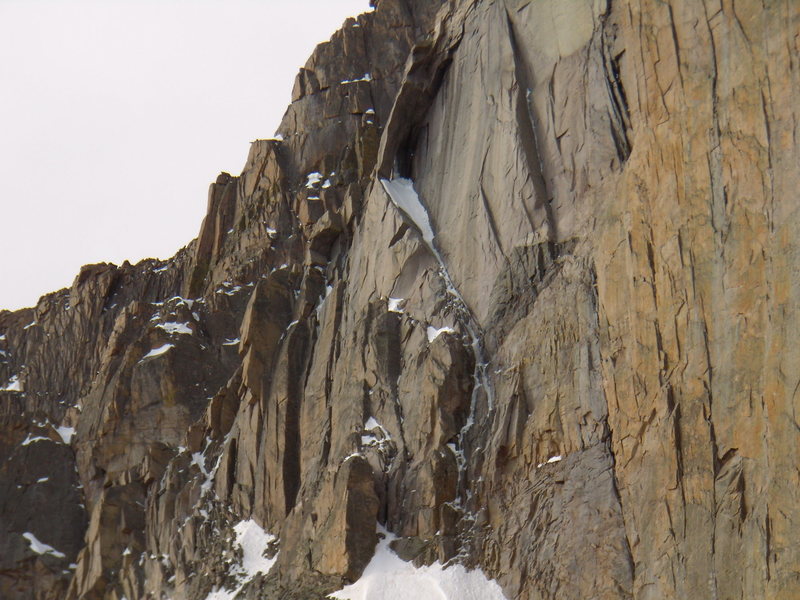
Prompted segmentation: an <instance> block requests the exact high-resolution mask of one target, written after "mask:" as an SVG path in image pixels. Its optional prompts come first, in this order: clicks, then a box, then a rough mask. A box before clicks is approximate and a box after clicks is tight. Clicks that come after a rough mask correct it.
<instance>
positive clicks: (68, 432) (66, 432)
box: [56, 425, 75, 445]
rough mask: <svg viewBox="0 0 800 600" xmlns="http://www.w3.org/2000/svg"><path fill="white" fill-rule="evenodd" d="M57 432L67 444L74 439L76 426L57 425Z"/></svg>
mask: <svg viewBox="0 0 800 600" xmlns="http://www.w3.org/2000/svg"><path fill="white" fill-rule="evenodd" d="M56 433H58V435H60V436H61V439H62V440H64V443H65V444H67V445H69V443H70V442H71V441H72V436H73V435H75V428H74V427H66V426H64V425H62V426H61V427H56Z"/></svg>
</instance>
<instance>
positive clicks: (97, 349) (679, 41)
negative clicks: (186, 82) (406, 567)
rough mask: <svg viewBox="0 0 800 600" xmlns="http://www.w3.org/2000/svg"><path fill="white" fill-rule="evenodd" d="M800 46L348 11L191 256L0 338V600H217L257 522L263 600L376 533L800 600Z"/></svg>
mask: <svg viewBox="0 0 800 600" xmlns="http://www.w3.org/2000/svg"><path fill="white" fill-rule="evenodd" d="M798 56H800V4H798V3H797V2H793V1H791V0H785V1H780V0H776V1H774V2H756V1H755V0H738V1H736V2H733V1H731V0H691V1H681V0H669V1H664V0H658V1H656V0H613V1H612V0H607V1H604V0H461V1H454V0H451V1H442V0H438V1H434V0H380V1H379V2H377V8H376V10H375V11H373V12H371V13H367V14H364V15H361V16H360V17H358V19H349V20H348V21H346V22H345V23H344V26H343V27H342V29H341V30H339V31H338V32H337V33H336V34H334V36H333V37H332V38H331V40H330V42H327V43H325V44H322V45H320V46H319V47H318V48H317V49H316V51H315V52H314V54H313V55H312V57H311V58H310V59H309V61H308V63H307V64H306V66H305V67H304V68H303V69H301V70H300V73H299V75H298V77H297V81H296V84H295V88H294V91H293V102H292V104H291V105H290V107H289V109H288V111H287V113H286V116H285V118H284V121H283V123H282V125H281V127H280V131H279V132H280V134H281V137H280V139H279V140H263V141H257V142H254V143H253V145H252V148H251V152H250V156H249V158H248V161H247V164H246V165H245V167H244V170H243V171H242V173H241V175H240V176H238V177H232V176H230V175H228V174H226V173H223V174H221V175H220V176H219V177H218V179H217V181H216V182H215V183H214V184H212V186H211V189H210V192H209V202H208V215H207V217H206V219H205V221H204V223H203V226H202V229H201V231H200V234H199V236H198V238H197V240H195V241H193V242H192V243H191V244H189V245H188V246H187V247H186V248H185V249H184V250H182V251H181V252H180V253H179V254H178V255H177V256H176V257H175V258H173V259H171V260H169V261H165V262H158V261H144V262H142V263H140V264H138V265H135V266H131V265H129V264H127V263H126V264H125V265H123V266H121V267H116V266H113V265H92V266H89V267H85V268H84V269H82V270H81V273H80V274H79V275H78V277H77V278H76V279H75V283H74V284H73V286H72V288H71V289H69V290H62V291H60V292H56V293H54V294H50V295H49V296H45V297H43V298H42V299H41V300H40V301H39V304H38V305H37V306H36V307H35V308H33V309H25V310H22V311H17V312H14V313H10V312H2V313H0V385H2V386H4V388H6V390H5V391H0V516H1V517H2V518H0V529H1V530H2V532H1V533H0V596H2V597H3V598H8V599H28V598H35V599H50V598H53V599H55V598H69V599H79V598H86V599H101V598H103V599H109V600H120V599H121V598H123V597H124V598H127V599H128V600H138V599H144V598H164V597H169V598H174V599H186V600H201V599H203V598H205V597H206V595H207V594H208V593H209V592H210V591H211V590H212V588H214V587H216V588H219V587H224V586H227V587H228V588H229V589H233V587H235V586H236V585H237V583H236V581H233V579H235V578H233V577H232V575H231V572H230V569H229V566H228V565H229V562H230V559H231V558H232V552H233V551H234V550H233V548H234V544H232V539H233V532H232V530H231V528H232V526H233V525H234V524H235V523H237V522H239V521H242V520H244V519H250V518H252V519H254V520H255V521H256V522H257V523H259V524H260V525H262V526H263V527H264V529H266V530H267V531H270V532H273V533H274V534H275V535H276V536H277V537H278V538H279V542H278V544H277V546H278V548H279V553H278V558H277V563H276V565H275V566H274V567H273V568H272V570H271V571H270V572H269V574H268V575H263V574H262V575H258V576H256V577H254V578H252V579H250V580H249V581H248V582H247V583H246V584H245V585H244V587H243V588H242V590H241V597H243V598H244V597H246V598H252V599H255V598H321V597H324V595H325V594H326V593H328V592H330V591H332V590H334V589H336V588H338V587H340V586H341V585H342V584H343V583H345V582H348V581H353V580H354V579H357V578H358V577H359V575H360V573H361V571H362V570H363V569H364V567H365V565H366V564H367V563H368V562H369V560H370V558H371V556H372V551H373V548H374V546H375V543H376V541H377V534H376V523H381V524H383V525H384V526H386V527H387V528H388V529H389V530H391V531H392V532H394V533H395V534H397V535H398V536H399V537H400V539H399V540H398V541H397V542H395V544H394V546H395V550H396V551H397V552H398V553H400V554H401V555H402V556H403V557H404V558H406V559H409V560H414V561H416V562H417V563H429V562H432V561H434V560H437V559H438V560H442V561H447V560H455V561H459V562H463V563H465V564H466V565H468V566H470V567H481V568H482V569H483V570H484V572H485V573H486V574H487V575H489V576H491V577H493V578H495V579H497V581H498V582H499V583H500V584H501V586H502V587H503V589H504V591H505V594H506V595H507V597H508V598H509V599H517V598H519V599H537V600H539V599H542V600H544V599H556V598H558V599H559V600H563V599H568V598H576V599H577V598H599V599H628V598H637V599H642V600H644V599H664V598H667V599H669V598H673V599H679V598H710V599H720V600H723V599H725V600H727V599H739V598H770V599H779V598H781V599H790V598H798V597H800V545H798V543H797V540H798V532H799V531H800V529H799V528H800V469H799V468H798V465H800V447H799V446H798V442H800V421H799V420H798V416H797V412H798V402H800V400H799V399H798V393H797V392H798V389H800V346H798V344H797V339H798V337H800V242H799V241H798V239H800V212H798V211H799V210H800V209H799V208H798V207H800V203H798V202H797V189H798V187H799V186H800V170H799V169H798V165H800V152H799V147H798V138H797V127H798V123H797V121H798V112H800V65H798ZM401 177H403V178H410V179H412V180H413V181H414V186H415V189H416V191H417V192H418V194H419V197H420V199H421V201H422V203H423V204H424V205H425V207H426V208H427V211H428V214H429V217H430V222H431V225H432V227H433V230H434V232H435V238H434V239H433V242H432V244H431V243H429V240H426V239H424V236H423V235H422V234H423V233H424V232H423V231H420V229H419V223H418V222H415V221H413V220H412V218H411V217H412V216H413V215H409V214H406V213H405V212H404V211H403V210H400V209H398V207H397V205H396V204H395V203H394V202H393V201H392V199H391V198H390V196H389V195H388V194H387V191H386V189H387V186H385V185H383V184H382V182H381V179H393V178H401ZM389 189H391V185H390V186H389ZM398 299H402V300H398ZM65 428H73V429H74V431H75V434H74V436H72V437H71V438H70V436H69V435H64V433H65V432H68V431H69V429H65ZM24 534H29V536H28V537H25V535H24ZM30 534H32V535H33V536H35V538H36V539H37V540H39V541H40V542H41V543H43V544H47V545H48V546H50V547H51V548H52V550H51V551H42V548H41V547H34V546H33V545H32V543H31V542H30V541H29V538H30ZM37 548H38V550H39V551H38V552H37V551H36V549H37ZM233 558H235V557H233Z"/></svg>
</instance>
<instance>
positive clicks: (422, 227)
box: [380, 178, 494, 503]
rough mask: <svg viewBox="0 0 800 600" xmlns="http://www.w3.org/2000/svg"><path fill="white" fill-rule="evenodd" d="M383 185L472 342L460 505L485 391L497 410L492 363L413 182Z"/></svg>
mask: <svg viewBox="0 0 800 600" xmlns="http://www.w3.org/2000/svg"><path fill="white" fill-rule="evenodd" d="M380 181H381V184H382V185H383V189H384V190H386V193H387V194H388V196H389V198H390V199H391V201H392V203H393V204H394V205H395V206H396V207H397V208H399V209H400V210H401V211H402V213H403V214H405V215H406V216H407V217H408V218H409V219H410V220H411V222H412V223H413V224H414V225H415V226H416V228H417V229H418V230H419V232H420V233H421V234H422V239H423V241H424V242H425V244H426V245H427V246H428V248H429V249H430V251H431V253H432V254H433V256H434V257H436V261H437V262H438V263H439V274H440V276H441V277H442V279H443V280H444V282H445V286H446V287H447V292H448V294H450V296H452V298H453V302H454V304H455V308H456V313H457V315H458V316H459V317H460V319H459V320H460V321H461V322H462V325H463V326H464V329H465V330H466V332H467V335H468V336H469V338H470V341H471V344H470V345H471V347H472V352H473V355H474V356H475V371H474V373H473V378H474V383H473V386H472V398H471V399H470V409H469V416H468V417H467V422H466V423H465V424H464V427H462V428H461V431H460V433H459V435H458V449H459V451H456V458H457V460H458V471H459V485H458V488H459V497H458V499H457V503H460V502H461V500H462V499H461V496H460V494H461V492H460V490H461V489H463V488H464V481H465V477H466V461H465V458H464V456H463V449H464V448H465V444H466V441H467V434H468V433H469V430H470V429H471V428H472V425H473V424H474V423H475V415H476V410H477V405H478V401H479V399H480V395H481V392H482V391H483V393H485V394H486V404H487V408H488V410H489V411H492V410H493V408H494V390H493V388H492V385H491V381H490V379H489V376H488V366H489V363H488V360H487V359H486V354H485V352H484V347H483V333H482V331H481V328H480V326H479V325H478V323H477V321H476V319H475V317H474V315H473V314H472V311H471V310H470V308H469V306H468V305H467V303H466V302H465V301H464V298H463V297H462V296H461V293H460V292H459V291H458V288H456V286H455V284H454V283H453V279H452V278H451V277H450V272H449V271H448V270H447V265H446V264H445V262H444V259H443V258H442V255H441V254H440V253H439V250H437V248H436V245H435V244H434V238H435V237H436V236H435V234H434V231H433V227H432V226H431V221H430V217H429V216H428V211H427V210H426V208H425V205H424V204H422V200H421V199H420V197H419V195H418V194H417V192H416V190H415V189H414V182H413V181H412V180H410V179H407V178H395V179H381V180H380Z"/></svg>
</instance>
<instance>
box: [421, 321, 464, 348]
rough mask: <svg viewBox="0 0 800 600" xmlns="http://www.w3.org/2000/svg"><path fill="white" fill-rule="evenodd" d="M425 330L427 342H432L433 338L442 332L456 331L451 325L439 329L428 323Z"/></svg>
mask: <svg viewBox="0 0 800 600" xmlns="http://www.w3.org/2000/svg"><path fill="white" fill-rule="evenodd" d="M425 331H426V333H427V334H428V343H429V344H430V343H431V342H433V340H435V339H436V338H438V337H439V336H440V335H442V334H443V333H455V332H456V330H455V329H453V328H452V327H441V328H439V329H436V327H431V326H430V325H428V329H426V330H425Z"/></svg>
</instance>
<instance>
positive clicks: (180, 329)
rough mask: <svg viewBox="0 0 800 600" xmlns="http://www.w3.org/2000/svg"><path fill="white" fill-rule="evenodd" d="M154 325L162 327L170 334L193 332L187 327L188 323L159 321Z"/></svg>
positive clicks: (190, 333) (188, 333)
mask: <svg viewBox="0 0 800 600" xmlns="http://www.w3.org/2000/svg"><path fill="white" fill-rule="evenodd" d="M156 327H157V328H159V329H163V330H164V331H166V332H167V333H169V334H170V335H172V334H178V335H192V333H194V332H193V331H192V328H191V327H189V323H175V322H169V323H159V324H158V325H156Z"/></svg>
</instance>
